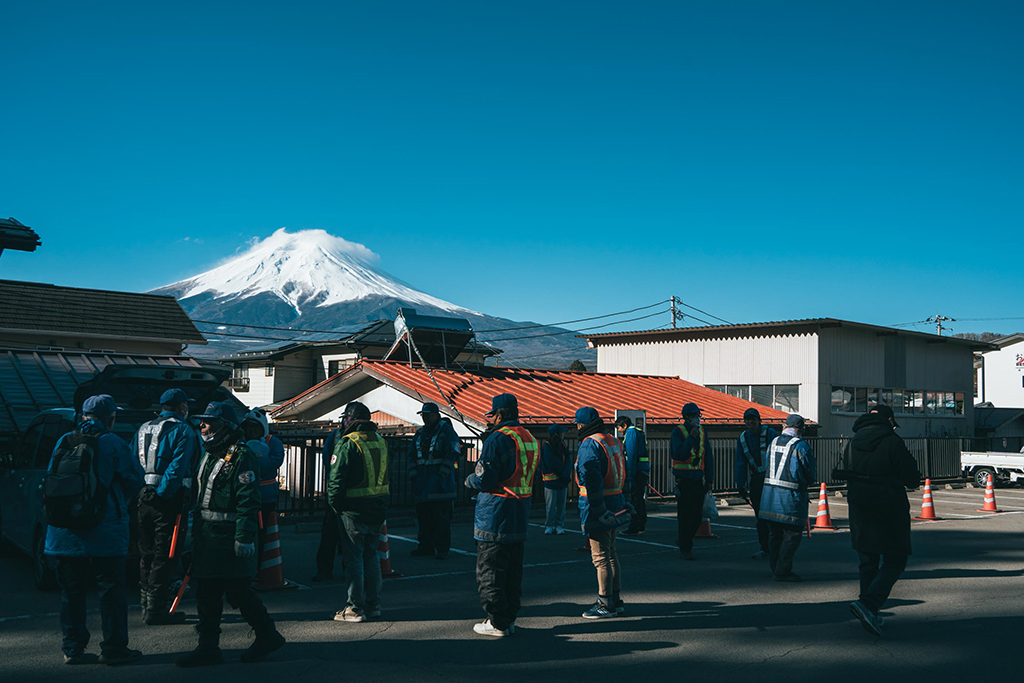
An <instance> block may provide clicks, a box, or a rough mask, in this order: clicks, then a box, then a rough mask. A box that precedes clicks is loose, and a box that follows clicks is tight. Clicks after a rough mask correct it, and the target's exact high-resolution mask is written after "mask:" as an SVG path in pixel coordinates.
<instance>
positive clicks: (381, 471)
mask: <svg viewBox="0 0 1024 683" xmlns="http://www.w3.org/2000/svg"><path fill="white" fill-rule="evenodd" d="M337 431H338V437H337V438H336V440H335V445H334V454H333V455H331V472H330V478H329V479H328V482H327V504H328V505H330V506H331V509H332V510H334V514H335V515H337V517H338V520H339V521H340V523H341V561H342V566H343V568H344V571H345V584H346V586H347V588H348V593H347V603H346V605H345V607H344V608H343V609H341V610H339V611H338V612H337V613H336V614H335V615H334V620H335V621H347V622H351V623H361V622H364V621H366V620H367V619H368V618H369V619H376V618H378V617H380V613H381V612H380V592H381V588H382V585H383V579H382V577H381V571H380V560H379V559H378V558H377V545H378V544H379V543H380V533H381V529H382V528H383V526H384V520H385V519H386V518H387V514H388V495H389V493H390V490H391V489H390V486H389V483H388V444H387V442H386V441H384V438H383V437H381V435H380V434H378V433H377V425H376V424H375V423H374V422H372V421H371V420H370V409H369V408H367V407H366V406H365V405H363V404H362V403H359V402H358V401H352V402H351V403H349V404H348V405H347V406H345V413H344V414H343V415H342V417H341V427H339V428H338V430H337Z"/></svg>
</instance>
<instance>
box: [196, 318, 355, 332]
mask: <svg viewBox="0 0 1024 683" xmlns="http://www.w3.org/2000/svg"><path fill="white" fill-rule="evenodd" d="M192 322H194V323H202V324H203V325H220V326H222V327H244V328H247V329H251V330H275V331H278V332H309V333H313V334H357V333H358V332H359V330H357V331H355V332H353V331H350V330H307V329H302V328H295V327H266V326H262V325H249V324H246V323H226V322H218V321H216V320H196V319H195V318H193V319H192ZM370 324H372V323H367V325H370ZM364 329H365V328H364Z"/></svg>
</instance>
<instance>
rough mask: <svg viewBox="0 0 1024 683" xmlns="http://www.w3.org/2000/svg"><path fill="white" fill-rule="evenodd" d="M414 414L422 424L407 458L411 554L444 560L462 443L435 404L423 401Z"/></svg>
mask: <svg viewBox="0 0 1024 683" xmlns="http://www.w3.org/2000/svg"><path fill="white" fill-rule="evenodd" d="M417 414H418V415H421V416H422V418H423V427H421V428H420V429H419V430H417V431H416V436H415V437H413V440H412V442H410V443H409V454H408V461H409V476H410V477H411V478H412V484H413V486H412V488H413V496H414V497H415V500H416V522H417V524H418V526H419V534H418V535H417V539H416V540H417V541H418V542H419V544H418V545H417V546H416V548H415V549H413V551H412V552H411V553H410V554H411V555H419V556H425V557H429V556H431V555H433V556H434V557H436V558H437V559H439V560H444V559H447V557H448V551H449V550H450V549H451V546H452V511H453V510H452V506H453V505H454V501H455V468H456V466H457V464H458V461H459V455H460V454H461V452H462V444H461V442H460V441H459V435H458V434H456V433H455V428H454V427H453V426H452V421H451V420H450V419H448V418H447V417H441V410H440V409H439V408H438V407H437V404H436V403H429V402H428V403H424V404H423V407H422V408H420V410H419V412H418V413H417Z"/></svg>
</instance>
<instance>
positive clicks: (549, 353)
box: [496, 346, 590, 363]
mask: <svg viewBox="0 0 1024 683" xmlns="http://www.w3.org/2000/svg"><path fill="white" fill-rule="evenodd" d="M588 349H590V347H589V346H573V347H571V348H568V349H558V350H557V351H545V352H544V353H534V354H531V355H529V356H517V357H516V358H502V357H500V356H499V357H497V359H496V360H497V361H499V362H502V363H510V362H512V361H519V360H527V359H529V358H540V357H541V356H553V355H555V354H556V353H572V352H573V351H586V350H588Z"/></svg>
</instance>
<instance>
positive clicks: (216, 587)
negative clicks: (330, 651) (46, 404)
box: [46, 389, 920, 667]
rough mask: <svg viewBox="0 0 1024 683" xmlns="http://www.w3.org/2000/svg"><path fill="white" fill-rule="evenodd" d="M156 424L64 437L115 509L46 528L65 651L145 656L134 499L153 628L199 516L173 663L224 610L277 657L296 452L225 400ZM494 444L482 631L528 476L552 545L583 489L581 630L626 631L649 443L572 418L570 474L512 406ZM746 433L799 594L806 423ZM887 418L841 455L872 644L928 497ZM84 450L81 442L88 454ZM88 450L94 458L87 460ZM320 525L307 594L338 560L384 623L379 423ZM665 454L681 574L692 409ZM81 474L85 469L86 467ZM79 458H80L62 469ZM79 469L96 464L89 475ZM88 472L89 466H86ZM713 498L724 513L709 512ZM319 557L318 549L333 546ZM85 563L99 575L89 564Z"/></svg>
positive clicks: (367, 613)
mask: <svg viewBox="0 0 1024 683" xmlns="http://www.w3.org/2000/svg"><path fill="white" fill-rule="evenodd" d="M160 403H161V407H162V411H161V412H160V414H159V415H158V416H157V417H156V419H154V420H152V421H150V422H148V423H146V424H144V425H143V426H142V427H141V428H140V429H139V431H138V434H137V436H136V448H135V452H134V453H133V452H132V449H131V448H130V447H129V446H128V445H127V444H126V443H125V441H124V440H122V439H120V438H118V437H116V436H115V435H114V433H113V431H112V430H113V428H114V424H115V422H116V415H117V408H116V405H115V403H114V400H113V398H111V397H110V396H108V395H99V396H93V397H90V398H88V399H87V400H86V401H85V403H84V405H83V409H82V413H83V414H82V421H81V422H80V423H79V424H78V425H77V426H76V427H75V430H74V431H73V432H71V433H69V434H67V435H65V436H64V437H62V439H61V440H60V441H59V442H58V444H57V446H56V448H55V450H54V454H53V457H52V459H51V464H50V471H51V472H56V471H58V470H59V469H60V466H59V465H60V462H61V460H62V459H63V458H69V457H71V456H72V455H76V456H81V454H82V453H83V452H85V451H83V450H82V449H83V448H84V449H86V451H88V452H89V453H90V454H91V455H90V457H91V458H92V459H93V460H94V461H95V463H96V467H97V469H96V472H97V473H98V474H97V482H98V485H99V488H98V489H97V490H99V491H100V492H101V493H100V495H101V496H107V497H108V500H107V502H106V505H107V506H106V509H105V510H103V511H102V519H101V520H100V521H99V523H98V524H95V525H93V526H90V527H88V528H75V525H66V526H59V525H55V524H53V523H51V525H50V526H48V529H47V536H46V553H47V554H48V555H51V556H54V557H55V558H56V560H57V576H58V581H59V583H60V586H61V589H62V597H61V600H62V602H61V613H60V620H61V627H62V632H63V641H62V648H61V649H62V652H63V654H64V658H65V662H66V663H67V664H85V663H90V662H93V661H99V662H102V663H107V664H124V663H128V662H131V661H134V660H136V659H138V658H139V657H140V656H141V653H140V652H139V651H137V650H132V649H130V648H129V647H128V626H127V601H126V596H125V557H126V555H127V550H128V537H129V533H128V531H129V530H128V524H129V522H128V519H129V515H128V513H127V509H128V504H129V502H130V501H131V500H132V499H134V498H136V497H137V498H138V505H139V513H138V538H139V552H140V596H141V603H142V618H143V622H144V623H146V624H148V625H161V624H178V623H182V622H183V621H184V616H183V615H181V614H180V613H172V612H171V611H170V610H169V609H168V602H169V600H170V598H171V590H170V585H171V581H172V580H173V578H174V572H175V570H174V562H173V558H174V553H175V549H174V547H173V546H175V544H176V543H177V541H178V536H179V534H178V533H177V532H176V529H177V530H178V531H181V530H182V526H181V525H182V518H184V519H185V520H187V519H188V516H189V515H188V512H189V510H191V512H192V514H191V516H192V519H193V522H192V537H193V548H192V557H191V566H190V567H189V569H188V572H189V576H190V577H191V580H192V581H194V584H195V587H196V600H197V612H198V624H197V626H196V631H197V633H198V636H199V642H198V646H197V647H196V649H195V650H193V651H192V652H189V653H187V654H185V655H182V656H180V657H178V658H177V659H176V660H175V663H176V665H178V666H181V667H192V666H203V665H212V664H218V663H220V662H222V661H223V655H222V653H221V651H220V647H219V636H220V622H221V612H222V610H223V601H224V599H225V598H226V599H227V602H228V603H229V604H230V605H231V606H232V607H234V608H236V609H238V610H239V611H240V613H241V615H242V617H243V618H244V619H245V621H246V622H247V623H248V624H249V625H250V626H251V627H252V629H253V631H254V633H255V640H254V641H253V643H252V645H251V646H250V647H249V648H248V649H247V650H246V651H245V652H244V653H243V654H242V656H241V660H242V661H243V662H257V661H261V660H263V659H265V658H266V657H267V656H268V655H269V654H270V653H272V652H274V651H275V650H277V649H279V648H281V647H282V646H283V645H284V644H285V638H284V636H282V635H281V634H280V633H279V632H278V630H277V628H276V626H275V624H274V621H273V619H272V618H271V617H270V615H269V614H268V612H267V610H266V608H265V607H264V605H263V603H262V601H261V600H260V599H259V597H258V596H257V594H256V592H255V591H254V588H253V579H254V577H255V576H256V573H257V564H258V559H259V557H260V556H261V551H260V547H259V546H261V545H262V541H261V535H262V534H261V526H262V520H264V519H266V517H267V516H268V515H269V514H270V513H271V512H273V511H274V509H275V506H276V501H277V496H278V491H277V469H278V468H279V467H280V466H281V463H282V461H283V457H284V450H283V445H282V444H281V442H280V440H278V439H277V438H276V437H273V436H271V435H270V433H269V428H268V427H269V425H268V423H267V417H266V415H265V414H264V413H263V411H262V410H259V409H256V410H253V411H250V412H249V413H247V414H246V415H245V417H244V418H243V419H242V420H241V421H239V420H238V417H237V414H236V413H235V411H234V409H233V407H232V406H231V405H230V404H228V403H223V402H213V403H210V404H209V405H208V406H207V407H206V409H205V410H204V411H203V412H202V413H200V414H199V415H195V416H192V419H193V420H194V421H196V422H198V424H199V429H198V433H197V430H196V429H195V428H194V427H193V426H192V424H191V423H190V422H189V420H188V419H187V418H188V417H189V399H188V397H187V395H186V394H185V392H184V391H182V390H180V389H172V390H169V391H167V392H165V393H164V394H163V395H162V396H161V399H160ZM419 414H420V415H421V417H422V419H423V423H424V426H423V427H422V428H421V429H420V430H418V431H417V433H416V435H415V437H414V438H413V439H412V440H411V443H410V446H409V450H408V453H407V463H408V473H409V476H410V477H411V478H412V482H413V491H414V494H415V499H416V515H417V520H418V524H419V534H418V544H417V547H416V549H415V550H413V554H414V555H419V556H433V557H435V558H437V559H439V560H444V559H445V558H447V556H448V554H449V551H450V548H451V519H452V513H453V501H454V499H455V498H456V486H457V483H456V471H457V466H458V465H457V463H458V459H459V455H460V452H461V447H460V441H459V437H458V435H457V434H456V432H455V429H454V428H453V426H452V424H451V422H450V420H449V419H448V418H447V417H443V416H442V415H441V412H440V410H439V408H438V406H437V405H436V404H433V403H425V404H424V405H423V406H422V409H421V410H420V412H419ZM487 417H488V420H489V429H488V430H487V432H485V434H484V435H483V446H482V450H481V453H480V457H479V459H478V460H477V461H476V463H475V466H474V470H473V472H471V473H470V474H469V475H468V476H467V477H466V478H465V481H464V483H463V485H464V486H465V487H467V488H469V489H472V490H473V491H474V492H475V494H476V496H475V497H476V507H475V517H474V525H473V537H474V539H475V541H476V545H477V548H476V550H477V552H476V558H477V559H476V580H477V588H478V592H479V597H480V602H481V606H482V607H483V610H484V612H485V614H486V619H485V620H484V621H482V622H480V623H477V624H475V625H474V627H473V628H474V631H475V632H476V633H479V634H482V635H487V636H495V637H503V636H509V635H511V634H513V633H514V632H515V622H516V618H517V616H518V614H519V611H520V608H521V605H522V581H523V563H524V556H525V541H526V539H527V535H528V534H527V529H528V524H529V519H530V511H531V507H532V506H531V496H532V492H533V489H534V481H535V478H539V479H540V481H541V482H542V484H543V489H544V496H545V524H544V533H545V534H548V535H551V534H554V535H561V534H563V533H564V525H565V504H566V494H567V489H568V486H569V482H570V481H571V480H573V479H574V480H575V482H576V484H577V485H578V487H579V501H578V506H579V511H580V519H581V526H582V531H583V533H584V536H585V539H586V543H587V547H588V548H589V551H590V554H591V559H592V562H593V565H594V567H595V569H596V573H597V599H596V601H595V602H594V604H593V605H592V606H591V607H590V608H589V609H588V610H586V611H585V612H584V613H583V614H582V616H583V617H584V618H588V619H602V618H609V617H616V616H619V615H621V614H623V612H624V611H625V604H624V602H623V599H622V575H621V568H620V562H619V558H618V554H617V550H616V538H617V536H618V534H619V533H620V531H621V532H622V533H623V534H624V535H638V534H642V533H644V531H645V526H646V521H647V514H646V491H647V488H648V481H649V476H650V474H649V473H650V459H649V456H648V453H647V446H646V438H645V436H644V433H643V431H642V430H640V429H639V428H638V427H637V426H635V425H633V424H632V423H631V421H630V420H629V418H625V417H620V418H618V419H617V420H616V422H615V424H614V425H613V426H611V427H610V426H609V425H607V424H606V423H605V422H604V421H603V420H602V418H601V417H600V415H599V413H598V411H597V410H596V409H594V408H592V407H588V406H584V407H581V408H579V409H578V410H577V411H576V414H575V416H574V422H573V424H572V426H571V427H572V428H574V429H575V433H576V437H577V439H578V442H579V446H578V450H577V453H576V457H575V459H573V457H572V456H571V454H570V453H569V451H568V449H567V448H566V446H565V444H564V443H563V442H562V435H563V434H564V433H565V432H566V431H567V429H568V428H567V427H566V426H564V425H552V426H551V427H550V428H549V429H548V437H547V439H546V440H545V442H544V443H543V444H542V443H540V442H538V440H537V439H536V438H535V437H534V436H533V435H532V434H531V433H530V432H529V431H528V430H527V429H526V428H525V427H523V426H522V424H521V423H520V422H519V406H518V401H517V399H516V397H515V396H514V395H512V394H500V395H498V396H494V397H493V399H492V404H491V410H490V411H489V412H488V413H487ZM744 423H745V426H746V428H747V429H746V430H745V431H744V432H743V433H742V434H741V435H740V437H739V438H738V440H737V445H736V472H735V474H736V483H737V486H738V488H739V491H740V494H741V496H743V497H744V499H746V500H747V501H748V502H749V503H750V504H751V505H752V507H753V509H754V513H755V517H756V520H757V535H758V542H759V545H760V549H759V551H758V552H757V553H756V554H755V555H754V557H755V558H764V559H767V560H768V563H769V566H770V568H771V572H772V575H773V577H774V579H775V580H776V581H780V582H797V581H800V577H799V576H798V575H796V574H795V573H794V572H793V557H794V555H795V553H796V551H797V548H798V547H799V545H800V539H801V533H802V531H803V529H804V525H805V524H806V521H807V505H808V493H807V490H808V486H809V485H810V484H812V483H814V481H815V480H816V463H815V459H814V454H813V451H812V449H811V447H810V445H809V444H808V443H807V441H805V440H804V439H802V438H801V436H802V434H803V432H804V430H805V428H806V422H805V420H804V419H803V418H802V417H801V416H799V415H795V414H794V415H789V416H788V417H787V419H786V425H785V428H784V430H783V432H782V434H778V433H776V431H775V430H773V429H771V428H770V427H767V426H764V425H762V423H761V417H760V414H759V413H758V411H757V410H756V409H753V408H751V409H748V410H747V411H746V413H745V414H744ZM897 426H898V425H897V424H896V421H895V419H894V416H893V414H892V411H891V409H889V408H887V407H886V406H878V407H877V408H874V409H873V410H872V411H871V412H869V413H868V414H866V415H864V416H862V418H861V419H860V420H858V423H857V425H855V427H854V429H855V434H856V435H855V437H854V439H853V440H852V443H851V447H850V450H849V451H848V453H847V456H846V457H845V458H844V463H843V476H845V477H846V478H848V479H849V482H850V485H849V498H850V500H849V503H850V518H851V527H852V532H853V533H852V537H853V544H854V547H855V548H856V549H857V550H858V552H859V557H860V576H861V590H860V596H859V599H858V600H857V601H855V602H854V603H851V605H850V610H851V612H852V613H853V614H854V616H856V617H857V618H858V619H859V620H860V621H861V623H862V624H863V625H864V627H865V629H867V630H868V631H869V632H871V633H874V634H876V635H879V634H881V625H882V620H881V617H879V616H878V611H879V610H880V609H881V607H882V605H883V604H884V602H885V600H886V599H887V598H888V595H889V592H890V591H891V590H892V587H893V585H894V584H895V582H896V580H897V579H898V578H899V576H900V574H901V573H902V571H903V569H904V568H905V566H906V562H907V556H908V555H909V554H910V535H909V524H910V522H909V503H908V502H907V499H906V494H905V490H904V487H916V486H917V485H918V481H919V477H920V475H919V473H918V471H917V467H916V464H915V462H914V460H913V457H912V456H911V455H910V453H909V452H908V451H907V449H906V447H905V446H904V445H903V442H902V440H901V439H900V438H899V437H898V436H896V434H895V432H894V430H895V428H896V427H897ZM83 444H84V445H83ZM88 449H91V451H89V450H88ZM324 457H325V458H326V464H327V467H328V484H327V502H328V512H327V515H326V516H325V519H324V525H323V531H322V539H321V549H320V551H319V552H318V556H317V565H318V571H317V575H316V576H315V577H314V580H315V581H324V580H328V579H330V578H332V571H333V561H334V560H333V558H334V555H335V553H336V549H337V548H338V547H339V546H340V549H341V555H342V564H343V572H344V583H345V586H346V588H347V596H346V598H347V600H346V604H345V606H344V608H342V609H341V610H339V611H338V612H337V613H336V614H335V616H334V619H335V620H337V621H344V622H356V623H358V622H363V621H366V620H370V619H375V618H379V617H380V616H381V602H380V593H381V584H382V580H381V579H382V576H381V567H380V562H379V561H378V554H377V549H378V544H379V542H380V537H381V533H382V527H383V525H384V522H385V518H386V514H387V500H388V497H389V493H390V488H389V480H390V473H389V471H388V463H389V457H388V445H387V441H385V439H384V438H383V437H382V436H381V435H380V434H378V433H377V425H376V424H375V423H374V422H373V421H372V420H371V414H370V411H369V409H368V408H367V407H366V406H365V405H363V404H361V403H358V402H351V403H349V404H348V405H347V406H346V408H345V411H344V414H343V415H342V417H341V425H340V427H338V428H337V429H336V430H334V431H333V432H332V433H331V435H330V437H329V438H328V439H327V440H326V443H325V448H324ZM670 458H671V463H672V474H673V475H674V479H675V494H676V503H677V507H676V510H677V520H678V523H677V544H678V548H679V552H680V555H681V557H682V559H684V560H693V559H694V555H693V539H694V536H695V534H696V533H697V531H698V529H699V527H700V524H701V521H702V518H703V511H704V506H705V501H706V500H707V498H708V497H709V495H710V491H711V489H712V486H713V483H714V471H715V467H714V453H713V451H712V448H711V443H710V441H709V438H708V435H707V431H706V429H705V427H704V425H703V424H702V423H701V410H700V408H699V407H698V406H697V405H696V404H694V403H687V404H686V405H685V406H684V407H683V409H682V424H681V425H679V426H676V427H675V428H674V429H673V430H672V433H671V438H670ZM85 460H88V458H85ZM70 461H72V460H69V462H70ZM83 461H84V460H83ZM74 462H78V461H74ZM712 503H713V499H712ZM325 546H326V549H325ZM90 561H91V562H90ZM91 579H95V580H96V583H97V585H98V586H99V589H100V611H101V616H102V627H103V641H102V642H101V643H100V650H101V654H100V656H99V657H98V658H97V657H93V656H90V655H89V654H87V653H86V652H85V649H86V646H87V644H88V641H89V632H88V630H87V629H86V625H85V614H86V610H85V594H86V589H87V587H88V585H89V583H90V580H91Z"/></svg>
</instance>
